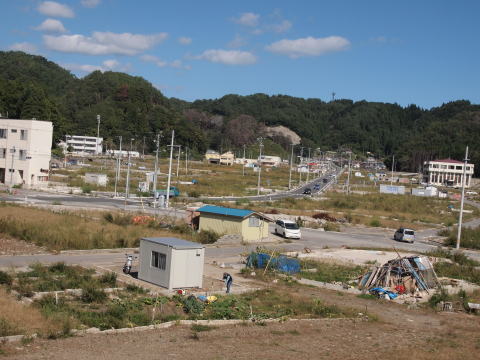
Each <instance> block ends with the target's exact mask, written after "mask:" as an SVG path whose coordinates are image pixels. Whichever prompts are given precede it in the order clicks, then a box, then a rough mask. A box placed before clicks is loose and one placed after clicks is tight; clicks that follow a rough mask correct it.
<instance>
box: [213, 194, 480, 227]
mask: <svg viewBox="0 0 480 360" xmlns="http://www.w3.org/2000/svg"><path fill="white" fill-rule="evenodd" d="M219 204H220V205H224V206H233V207H239V208H248V209H252V210H256V211H260V212H264V213H283V214H289V215H295V216H313V215H315V214H319V213H320V214H328V215H329V216H330V217H333V218H336V219H343V220H345V221H346V222H348V223H352V224H362V225H366V226H371V227H388V228H396V227H399V226H405V227H410V228H413V229H417V230H418V229H422V228H427V227H432V226H433V227H434V226H437V225H444V226H451V225H453V224H454V223H456V221H457V219H458V213H457V212H452V211H450V210H449V209H448V205H450V204H452V205H453V206H454V207H458V205H459V203H458V202H456V201H450V200H448V199H439V198H426V197H419V196H410V195H404V196H399V195H390V194H380V193H373V194H365V195H359V194H350V195H347V194H345V193H343V192H335V191H329V192H327V193H326V194H325V197H324V198H321V199H315V198H309V197H305V198H302V199H293V198H285V199H282V200H278V201H274V202H263V203H250V202H248V201H237V202H236V203H234V204H232V203H221V202H220V203H219ZM465 209H468V210H472V211H473V213H471V214H465V215H464V219H465V221H468V219H471V218H474V217H478V216H480V212H479V210H478V209H477V208H475V207H473V206H470V205H466V206H465Z"/></svg>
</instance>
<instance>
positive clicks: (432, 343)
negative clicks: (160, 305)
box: [4, 286, 480, 360]
mask: <svg viewBox="0 0 480 360" xmlns="http://www.w3.org/2000/svg"><path fill="white" fill-rule="evenodd" d="M288 289H290V291H294V292H297V293H303V294H306V295H309V296H312V297H315V298H319V299H322V300H323V301H325V302H326V303H330V304H337V305H338V306H343V307H349V308H355V309H358V311H362V309H363V311H365V310H366V311H368V312H369V313H370V314H373V315H374V316H376V317H378V318H379V320H378V321H368V322H365V321H359V320H356V321H353V320H325V321H286V322H284V323H269V324H267V325H265V326H259V325H253V324H249V325H236V326H228V327H218V328H214V329H212V330H210V331H204V332H197V333H196V335H195V333H194V332H193V331H192V329H191V328H190V327H186V326H177V327H173V328H170V329H165V330H152V331H145V332H136V333H135V332H134V333H125V334H116V335H86V336H83V337H71V338H66V339H59V340H36V341H34V342H33V343H31V344H28V345H24V346H21V345H20V344H17V345H16V348H15V346H11V347H9V348H4V351H6V355H5V358H7V359H47V358H48V359H49V360H56V359H69V360H76V359H79V360H80V359H82V360H83V359H126V358H137V359H163V358H168V359H199V358H204V359H254V358H262V359H294V358H299V357H301V358H304V359H327V358H328V359H380V358H382V359H383V358H386V357H387V358H389V359H406V358H411V359H420V360H421V359H435V360H443V359H460V358H461V359H462V360H468V359H478V358H479V357H478V354H479V353H480V317H478V316H475V315H467V314H463V313H451V314H446V313H442V314H437V313H435V312H433V311H431V310H428V309H417V310H409V309H407V307H406V306H404V305H398V304H394V303H390V302H386V301H377V300H366V299H360V298H357V297H355V296H351V295H349V294H339V293H337V292H333V291H328V290H324V289H317V288H310V287H305V286H298V287H297V286H295V287H289V288H288Z"/></svg>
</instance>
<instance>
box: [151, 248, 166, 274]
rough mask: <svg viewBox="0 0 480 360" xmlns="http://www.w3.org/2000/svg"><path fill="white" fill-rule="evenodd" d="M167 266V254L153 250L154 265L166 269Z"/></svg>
mask: <svg viewBox="0 0 480 360" xmlns="http://www.w3.org/2000/svg"><path fill="white" fill-rule="evenodd" d="M166 266H167V255H165V254H162V253H159V252H157V251H152V267H155V268H157V269H160V270H165V268H166Z"/></svg>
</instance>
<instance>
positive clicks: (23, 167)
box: [0, 118, 53, 187]
mask: <svg viewBox="0 0 480 360" xmlns="http://www.w3.org/2000/svg"><path fill="white" fill-rule="evenodd" d="M52 136H53V125H52V123H51V122H50V121H38V120H16V119H1V118H0V183H3V184H5V185H9V186H13V185H19V184H24V185H26V186H29V187H31V186H47V185H48V176H49V168H50V158H51V149H52Z"/></svg>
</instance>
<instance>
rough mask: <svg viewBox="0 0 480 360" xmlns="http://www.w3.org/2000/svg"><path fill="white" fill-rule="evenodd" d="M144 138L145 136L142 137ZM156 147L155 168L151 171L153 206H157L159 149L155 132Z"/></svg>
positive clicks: (158, 137) (158, 134) (158, 140)
mask: <svg viewBox="0 0 480 360" xmlns="http://www.w3.org/2000/svg"><path fill="white" fill-rule="evenodd" d="M144 139H145V138H144ZM155 142H156V143H157V149H156V150H155V170H154V173H153V189H152V190H153V197H154V199H153V208H154V209H156V208H157V173H158V150H159V149H160V133H157V139H156V140H155Z"/></svg>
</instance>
